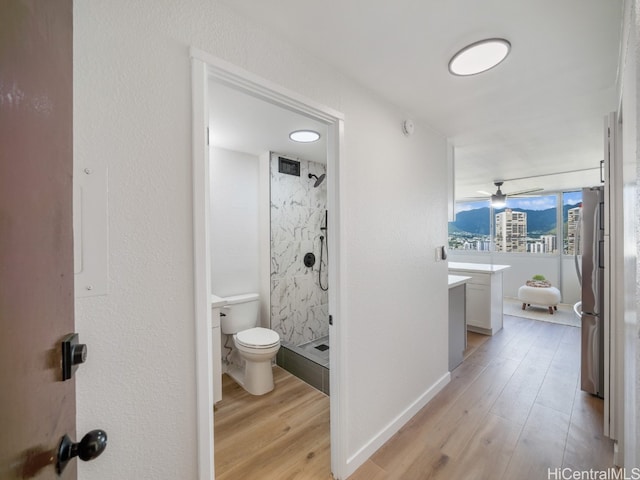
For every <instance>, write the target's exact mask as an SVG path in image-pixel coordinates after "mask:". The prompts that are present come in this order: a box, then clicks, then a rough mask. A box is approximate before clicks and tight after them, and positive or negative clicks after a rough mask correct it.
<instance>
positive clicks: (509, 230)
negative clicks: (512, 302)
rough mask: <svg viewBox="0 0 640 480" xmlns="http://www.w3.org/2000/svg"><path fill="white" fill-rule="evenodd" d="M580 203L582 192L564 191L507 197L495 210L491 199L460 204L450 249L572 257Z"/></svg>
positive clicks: (451, 230)
mask: <svg viewBox="0 0 640 480" xmlns="http://www.w3.org/2000/svg"><path fill="white" fill-rule="evenodd" d="M581 201H582V193H581V192H563V193H553V194H547V195H535V196H527V197H507V203H506V205H505V207H504V208H500V209H492V208H491V205H490V203H489V200H483V201H475V202H472V201H468V202H458V203H456V221H455V222H449V249H451V250H474V251H487V252H488V251H496V252H512V253H535V254H559V253H564V254H566V255H573V253H574V252H575V235H576V225H577V224H576V221H577V216H578V212H579V208H580V205H581ZM560 202H561V203H560ZM560 205H562V217H561V218H562V222H563V225H558V221H559V219H558V207H559V206H560ZM561 232H562V233H561ZM560 235H561V237H560ZM560 238H561V239H562V240H560Z"/></svg>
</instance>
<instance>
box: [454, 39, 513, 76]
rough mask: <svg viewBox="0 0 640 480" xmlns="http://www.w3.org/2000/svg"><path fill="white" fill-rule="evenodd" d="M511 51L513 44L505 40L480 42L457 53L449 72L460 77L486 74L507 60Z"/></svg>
mask: <svg viewBox="0 0 640 480" xmlns="http://www.w3.org/2000/svg"><path fill="white" fill-rule="evenodd" d="M509 50H511V44H510V43H509V42H508V41H507V40H505V39H504V38H487V39H486V40H480V41H479V42H476V43H472V44H471V45H467V46H466V47H464V48H463V49H462V50H460V51H459V52H458V53H456V54H455V55H454V56H453V58H452V59H451V61H450V62H449V71H450V72H451V73H452V74H453V75H460V76H466V75H475V74H477V73H482V72H486V71H487V70H489V69H491V68H493V67H495V66H496V65H498V64H499V63H500V62H502V61H503V60H504V59H505V58H507V55H508V54H509Z"/></svg>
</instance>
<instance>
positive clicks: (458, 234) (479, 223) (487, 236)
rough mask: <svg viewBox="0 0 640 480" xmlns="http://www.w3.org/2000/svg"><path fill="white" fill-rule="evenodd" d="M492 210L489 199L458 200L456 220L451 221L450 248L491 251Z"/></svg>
mask: <svg viewBox="0 0 640 480" xmlns="http://www.w3.org/2000/svg"><path fill="white" fill-rule="evenodd" d="M490 244H491V212H490V205H489V200H482V201H478V202H457V203H456V221H455V222H449V249H450V250H476V251H487V252H488V251H489V248H490Z"/></svg>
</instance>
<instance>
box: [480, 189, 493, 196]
mask: <svg viewBox="0 0 640 480" xmlns="http://www.w3.org/2000/svg"><path fill="white" fill-rule="evenodd" d="M478 193H481V194H483V195H486V196H487V197H490V196H491V195H493V193H489V192H485V191H484V190H478Z"/></svg>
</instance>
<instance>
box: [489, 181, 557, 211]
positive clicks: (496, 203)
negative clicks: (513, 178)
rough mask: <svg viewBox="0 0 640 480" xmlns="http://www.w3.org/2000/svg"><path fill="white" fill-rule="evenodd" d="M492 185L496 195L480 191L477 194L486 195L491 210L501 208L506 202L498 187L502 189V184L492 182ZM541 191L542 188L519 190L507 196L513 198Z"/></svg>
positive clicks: (504, 195) (505, 197)
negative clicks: (489, 200)
mask: <svg viewBox="0 0 640 480" xmlns="http://www.w3.org/2000/svg"><path fill="white" fill-rule="evenodd" d="M493 184H494V185H495V186H496V187H497V190H496V193H489V192H485V191H482V190H480V191H479V193H482V194H484V195H487V196H489V197H490V198H491V206H493V208H503V207H504V206H505V204H506V202H507V194H506V193H503V192H502V189H501V188H500V187H502V185H503V184H504V182H503V181H498V180H496V181H495V182H493ZM543 190H544V188H530V189H528V190H519V191H517V192H512V193H510V194H509V196H510V197H515V196H519V195H527V194H529V193H536V192H541V191H543Z"/></svg>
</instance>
